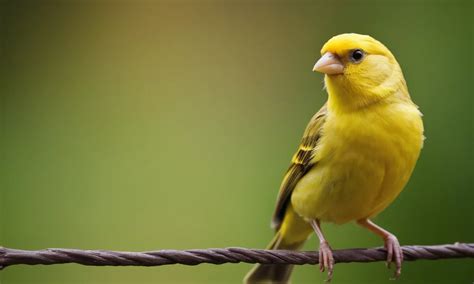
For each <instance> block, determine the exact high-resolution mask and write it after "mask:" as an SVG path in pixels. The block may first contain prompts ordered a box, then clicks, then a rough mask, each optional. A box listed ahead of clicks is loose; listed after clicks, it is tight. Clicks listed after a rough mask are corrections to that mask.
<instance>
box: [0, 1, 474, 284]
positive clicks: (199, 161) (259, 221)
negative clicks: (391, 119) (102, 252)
mask: <svg viewBox="0 0 474 284" xmlns="http://www.w3.org/2000/svg"><path fill="white" fill-rule="evenodd" d="M381 2H382V1H381ZM472 3H473V2H472V1H464V2H459V1H448V0H446V1H433V2H428V1H401V2H400V3H397V2H383V3H378V2H375V1H365V2H364V1H361V2H357V3H356V2H349V1H321V2H316V1H298V2H297V1H293V2H291V3H290V2H289V1H288V2H272V1H255V2H251V1H229V2H226V1H220V2H213V1H201V2H198V1H166V2H153V1H143V2H140V1H116V2H115V1H103V2H98V1H74V2H66V1H64V2H50V1H48V2H46V1H35V2H29V3H28V2H22V1H7V2H5V1H3V2H2V4H1V6H0V7H1V8H0V9H1V13H0V15H1V17H2V18H1V48H2V50H1V58H0V68H1V72H2V74H1V84H0V86H1V90H0V95H1V141H0V143H1V157H2V160H1V161H2V163H1V187H0V194H1V196H0V197H1V203H0V207H1V209H0V213H1V216H0V224H1V239H0V244H1V245H3V246H7V247H13V248H23V249H41V248H46V247H71V248H82V249H99V248H100V249H114V250H138V251H140V250H153V249H166V248H174V249H187V248H207V247H226V246H242V247H254V248H263V247H265V246H266V244H267V242H268V241H269V240H270V239H271V237H272V230H271V229H270V228H269V222H270V216H271V213H272V210H273V206H274V202H275V199H276V193H277V190H278V187H279V184H280V181H281V178H282V176H283V173H284V171H285V170H286V168H287V166H288V164H289V160H290V157H291V155H292V154H293V151H294V150H295V149H296V146H297V144H298V142H299V140H300V137H301V134H302V131H303V129H304V127H305V125H306V123H307V121H308V120H309V118H310V117H311V116H312V114H313V113H314V112H315V111H317V110H318V109H319V107H320V106H321V105H322V104H323V103H324V101H325V100H326V94H325V92H324V90H323V88H322V80H323V76H322V75H321V74H314V73H312V72H311V69H312V66H313V64H314V62H315V61H316V59H317V58H318V57H319V50H320V48H321V46H322V45H323V44H324V42H325V41H326V40H327V39H329V38H330V37H331V36H333V35H336V34H339V33H343V32H358V33H363V34H370V35H372V36H374V37H375V38H377V39H379V40H381V41H382V42H384V43H385V44H386V45H387V46H388V47H389V48H390V49H391V50H392V51H393V53H394V54H395V55H396V57H397V58H398V61H399V62H400V64H401V65H402V68H403V70H404V73H405V76H406V79H407V81H408V85H409V89H410V92H411V94H412V97H413V99H414V101H415V102H416V103H417V104H418V105H419V106H420V108H421V110H422V111H423V113H424V115H425V116H424V122H425V127H426V136H427V140H426V142H425V147H424V149H423V152H422V155H421V158H420V160H419V162H418V165H417V168H416V170H415V173H414V176H413V177H412V179H411V181H410V183H409V184H408V186H407V188H406V190H405V191H404V192H403V193H402V194H401V196H400V197H399V198H398V199H397V200H396V201H395V202H394V203H393V204H392V205H391V206H390V207H389V208H388V209H387V210H386V211H385V212H383V213H382V214H381V215H380V216H379V217H378V218H377V219H376V221H377V222H378V223H379V224H380V225H382V226H384V227H386V228H387V229H389V230H391V231H393V232H395V233H397V235H398V237H399V239H400V241H401V242H402V243H403V244H441V243H453V242H456V241H460V242H472V241H474V221H473V217H474V216H473V212H474V211H473V200H474V191H473V179H472V176H473V175H472V174H473V171H472V169H473V168H474V165H473V160H474V159H473V158H474V157H473V151H472V138H473V137H472V133H473V115H472V111H473V102H472V94H473V88H472V67H473V66H472V63H473V55H472V50H473V46H472V43H473V31H472V26H473V22H472V21H473V20H472V11H473V5H472ZM324 228H325V230H326V233H327V237H328V239H329V240H330V241H331V244H332V246H333V247H334V248H350V247H367V246H368V247H370V246H379V245H381V241H380V240H379V239H378V238H377V237H376V236H374V235H373V234H371V233H369V232H368V231H365V230H363V229H361V228H359V227H357V226H356V225H354V224H347V225H344V226H335V225H325V227H324ZM316 246H317V242H316V240H315V238H314V237H312V238H311V239H310V241H309V242H308V243H307V245H306V246H305V249H308V250H310V249H315V248H316ZM250 267H251V265H247V264H227V265H223V266H213V265H200V266H198V267H184V266H167V267H155V268H137V267H134V268H126V267H125V268H124V267H122V268H109V267H82V266H78V265H60V266H59V265H58V266H49V267H47V266H35V267H28V266H14V267H10V268H7V269H6V270H4V271H2V272H0V279H1V280H0V281H1V283H8V284H10V283H240V282H241V279H242V277H243V276H244V274H245V273H246V272H247V270H248V269H250ZM389 276H391V273H389V271H387V270H386V268H385V266H384V264H383V263H374V264H340V265H337V266H336V271H335V277H334V283H388V282H389V280H388V278H389ZM325 277H326V276H325V275H324V274H320V273H319V272H318V271H317V269H316V268H315V267H312V266H303V267H297V268H296V269H295V273H294V278H293V283H322V281H323V279H325ZM473 280H474V263H473V261H472V260H446V261H433V262H429V261H419V262H411V263H405V266H404V268H403V275H402V279H401V280H400V281H399V283H472V281H473Z"/></svg>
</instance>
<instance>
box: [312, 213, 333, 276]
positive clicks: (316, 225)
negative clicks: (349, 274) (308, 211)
mask: <svg viewBox="0 0 474 284" xmlns="http://www.w3.org/2000/svg"><path fill="white" fill-rule="evenodd" d="M311 226H312V227H313V229H314V231H315V232H316V235H318V238H319V270H320V271H321V272H324V270H325V269H327V271H328V279H327V280H326V281H327V282H330V281H331V279H332V272H333V270H334V258H333V256H332V249H331V247H330V246H329V243H328V242H327V241H326V239H325V238H324V235H323V231H322V230H321V224H320V222H319V220H317V219H316V220H311Z"/></svg>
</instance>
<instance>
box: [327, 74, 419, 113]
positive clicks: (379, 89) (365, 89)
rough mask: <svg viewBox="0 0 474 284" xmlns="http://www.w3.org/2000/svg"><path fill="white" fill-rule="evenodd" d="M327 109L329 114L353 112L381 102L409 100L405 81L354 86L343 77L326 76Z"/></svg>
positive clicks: (388, 81)
mask: <svg viewBox="0 0 474 284" xmlns="http://www.w3.org/2000/svg"><path fill="white" fill-rule="evenodd" d="M325 83H326V89H327V92H328V109H329V110H330V111H331V112H334V113H338V112H346V113H347V112H354V111H359V110H364V109H365V108H368V107H370V106H372V105H375V104H379V103H382V102H387V103H389V102H391V101H399V100H410V96H409V94H408V90H407V87H406V83H405V80H404V79H403V77H402V78H401V80H387V81H385V82H384V83H383V84H380V85H378V86H375V87H372V86H365V85H363V84H354V83H353V82H350V81H348V80H347V79H345V78H343V77H339V78H334V77H329V76H326V78H325Z"/></svg>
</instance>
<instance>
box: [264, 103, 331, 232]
mask: <svg viewBox="0 0 474 284" xmlns="http://www.w3.org/2000/svg"><path fill="white" fill-rule="evenodd" d="M326 115H327V108H326V105H324V106H323V107H322V108H321V109H320V110H319V111H318V112H317V113H316V114H315V115H314V116H313V118H311V120H310V122H309V124H308V126H307V127H306V130H305V132H304V134H303V139H302V140H301V143H300V146H299V147H298V151H297V152H296V153H295V155H294V156H293V159H292V160H291V165H290V167H289V168H288V171H287V172H286V174H285V177H284V178H283V181H282V183H281V186H280V191H279V193H278V198H277V204H276V207H275V211H274V213H273V218H272V227H273V228H274V229H275V230H278V229H279V228H280V226H281V223H282V222H283V218H284V217H285V211H286V208H287V207H288V203H289V202H290V200H291V194H292V192H293V189H294V188H295V186H296V184H297V183H298V181H299V180H300V179H301V178H302V177H303V176H304V175H305V174H306V173H307V172H308V171H309V169H311V168H312V167H313V166H314V165H315V164H314V163H313V162H312V158H313V157H314V154H315V149H316V145H317V143H318V140H319V138H320V136H321V129H322V126H323V125H324V122H325V121H326Z"/></svg>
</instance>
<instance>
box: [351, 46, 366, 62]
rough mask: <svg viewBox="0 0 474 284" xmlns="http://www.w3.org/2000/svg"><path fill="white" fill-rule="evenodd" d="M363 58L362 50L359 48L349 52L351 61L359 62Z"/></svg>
mask: <svg viewBox="0 0 474 284" xmlns="http://www.w3.org/2000/svg"><path fill="white" fill-rule="evenodd" d="M362 58H364V52H363V51H362V50H360V49H356V50H354V51H352V53H351V61H353V62H356V63H357V62H360V61H361V60H362Z"/></svg>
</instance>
